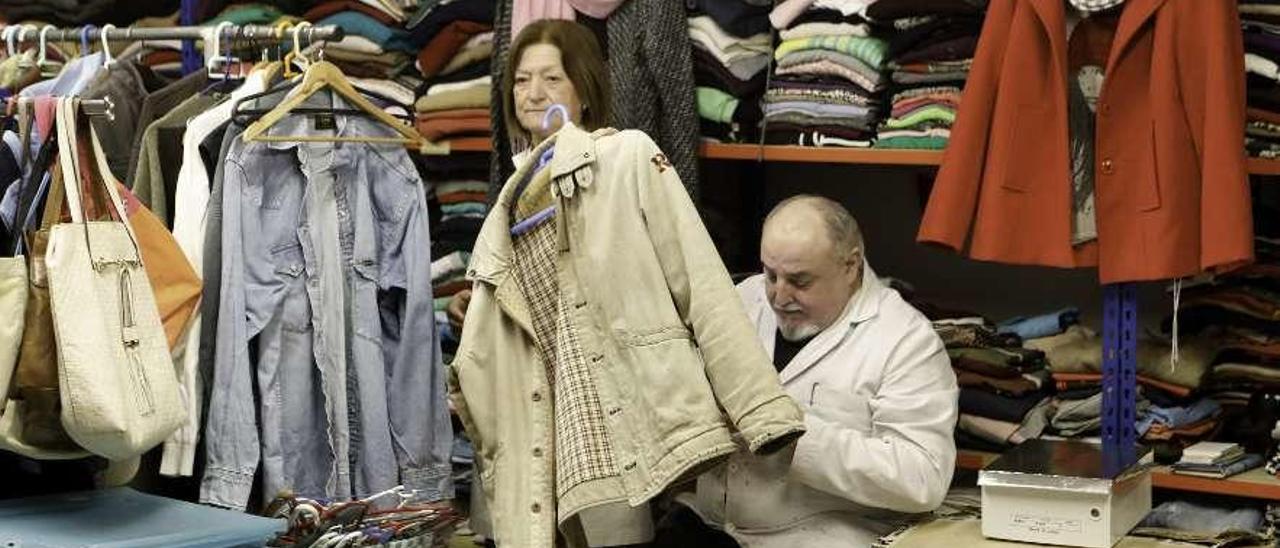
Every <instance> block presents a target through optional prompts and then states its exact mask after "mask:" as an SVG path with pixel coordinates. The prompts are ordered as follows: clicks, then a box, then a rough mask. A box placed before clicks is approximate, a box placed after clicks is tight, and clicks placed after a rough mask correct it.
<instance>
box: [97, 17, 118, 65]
mask: <svg viewBox="0 0 1280 548" xmlns="http://www.w3.org/2000/svg"><path fill="white" fill-rule="evenodd" d="M114 28H116V26H115V25H112V24H111V23H107V24H105V25H102V32H99V33H98V37H99V38H101V39H102V68H104V69H109V68H111V66H112V65H114V64H116V60H115V58H114V57H112V56H111V46H110V45H109V44H108V43H107V33H108V32H110V31H111V29H114Z"/></svg>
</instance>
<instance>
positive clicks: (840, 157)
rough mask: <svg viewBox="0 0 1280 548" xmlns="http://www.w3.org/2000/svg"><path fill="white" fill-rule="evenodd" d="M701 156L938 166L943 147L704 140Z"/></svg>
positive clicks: (714, 158)
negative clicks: (805, 144) (905, 148)
mask: <svg viewBox="0 0 1280 548" xmlns="http://www.w3.org/2000/svg"><path fill="white" fill-rule="evenodd" d="M699 152H700V155H701V156H702V157H703V158H707V159H712V160H757V159H763V160H764V161H767V162H804V163H829V164H866V165H900V166H937V165H938V164H940V163H942V151H940V150H894V149H879V148H834V147H802V146H781V145H765V146H764V147H760V146H758V145H746V144H723V143H703V144H702V145H701V147H700V151H699Z"/></svg>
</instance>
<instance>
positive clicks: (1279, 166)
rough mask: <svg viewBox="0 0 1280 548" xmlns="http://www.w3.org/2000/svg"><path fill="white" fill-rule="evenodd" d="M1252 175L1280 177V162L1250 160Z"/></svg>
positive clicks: (1263, 159) (1265, 159) (1259, 159)
mask: <svg viewBox="0 0 1280 548" xmlns="http://www.w3.org/2000/svg"><path fill="white" fill-rule="evenodd" d="M1248 166H1249V174H1250V175H1280V160H1271V159H1268V158H1249V163H1248Z"/></svg>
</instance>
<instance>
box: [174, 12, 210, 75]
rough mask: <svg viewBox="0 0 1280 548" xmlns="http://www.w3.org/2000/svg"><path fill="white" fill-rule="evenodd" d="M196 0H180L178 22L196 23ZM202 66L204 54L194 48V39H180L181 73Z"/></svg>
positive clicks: (192, 24) (190, 71)
mask: <svg viewBox="0 0 1280 548" xmlns="http://www.w3.org/2000/svg"><path fill="white" fill-rule="evenodd" d="M198 4H199V2H198V1H197V0H182V5H181V8H180V11H179V15H178V24H180V25H184V26H194V25H195V24H196V9H197V6H198ZM203 66H204V56H203V55H201V54H200V52H199V51H197V50H196V41H195V40H183V41H182V73H183V74H191V73H193V72H195V71H197V70H200V68H201V67H203Z"/></svg>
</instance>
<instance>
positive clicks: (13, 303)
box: [0, 257, 27, 413]
mask: <svg viewBox="0 0 1280 548" xmlns="http://www.w3.org/2000/svg"><path fill="white" fill-rule="evenodd" d="M0 310H4V311H5V313H7V314H8V315H9V318H10V319H9V320H8V321H4V322H0V405H3V402H4V400H6V399H8V398H9V383H10V381H12V380H13V373H14V371H15V370H17V367H18V347H20V346H21V345H22V326H23V325H25V324H26V313H27V262H26V260H25V259H24V258H23V257H4V258H0ZM3 412H4V410H3V409H0V413H3Z"/></svg>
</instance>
